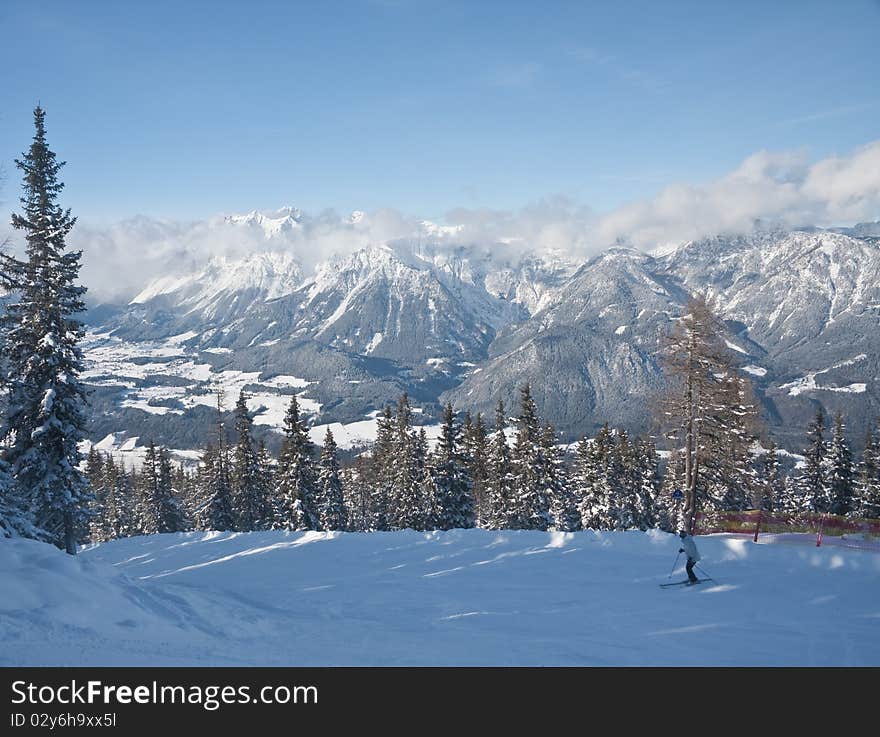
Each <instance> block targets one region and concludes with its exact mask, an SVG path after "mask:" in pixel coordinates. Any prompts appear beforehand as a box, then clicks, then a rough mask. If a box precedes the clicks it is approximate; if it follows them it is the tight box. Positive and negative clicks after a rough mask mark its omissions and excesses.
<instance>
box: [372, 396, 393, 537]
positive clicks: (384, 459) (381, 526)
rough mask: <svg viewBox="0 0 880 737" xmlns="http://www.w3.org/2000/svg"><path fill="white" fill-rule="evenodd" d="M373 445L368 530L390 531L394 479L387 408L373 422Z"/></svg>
mask: <svg viewBox="0 0 880 737" xmlns="http://www.w3.org/2000/svg"><path fill="white" fill-rule="evenodd" d="M376 425H377V427H376V442H375V443H373V452H372V456H371V458H370V465H369V483H370V520H369V529H371V530H390V529H391V524H392V517H393V510H392V505H393V488H392V487H393V479H394V476H395V463H396V459H395V457H394V437H395V431H394V419H393V418H392V416H391V407H388V406H386V407H385V408H384V409H383V410H382V414H381V415H379V417H378V418H377V419H376Z"/></svg>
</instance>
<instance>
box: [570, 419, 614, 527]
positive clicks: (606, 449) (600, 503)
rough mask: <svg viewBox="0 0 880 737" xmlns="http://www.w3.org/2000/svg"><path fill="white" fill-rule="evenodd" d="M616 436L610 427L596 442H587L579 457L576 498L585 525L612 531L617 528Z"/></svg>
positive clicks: (582, 446) (579, 449)
mask: <svg viewBox="0 0 880 737" xmlns="http://www.w3.org/2000/svg"><path fill="white" fill-rule="evenodd" d="M613 453H614V436H613V434H612V432H611V430H610V429H609V427H608V424H607V423H606V424H605V425H604V426H603V427H602V428H601V429H600V430H599V432H598V433H596V437H595V438H593V440H592V441H590V440H587V438H586V437H585V438H583V439H582V440H581V442H580V443H579V444H578V448H577V453H576V456H575V474H574V478H575V497H576V498H577V503H578V511H579V512H580V516H581V525H582V526H583V528H584V529H589V530H609V529H611V528H612V526H613V524H614V521H615V520H614V505H613V500H612V494H613V487H612V481H613V479H612V477H611V476H612V474H611V469H612V456H613Z"/></svg>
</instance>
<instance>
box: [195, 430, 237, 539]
mask: <svg viewBox="0 0 880 737" xmlns="http://www.w3.org/2000/svg"><path fill="white" fill-rule="evenodd" d="M196 488H197V490H198V491H197V493H198V497H199V499H200V502H199V505H198V507H197V508H196V510H195V514H194V517H195V521H196V526H197V528H198V529H200V530H234V529H235V517H234V514H233V511H232V490H231V489H230V484H229V463H228V458H227V457H226V454H225V453H224V452H223V450H222V448H218V447H215V446H214V445H212V444H209V445H208V447H207V448H205V452H204V453H203V454H202V463H201V466H200V467H199V471H198V477H197V480H196Z"/></svg>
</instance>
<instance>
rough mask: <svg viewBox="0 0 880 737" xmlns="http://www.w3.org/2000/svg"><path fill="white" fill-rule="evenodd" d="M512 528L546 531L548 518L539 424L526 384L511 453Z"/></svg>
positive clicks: (545, 472) (523, 387) (545, 467)
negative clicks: (512, 489)
mask: <svg viewBox="0 0 880 737" xmlns="http://www.w3.org/2000/svg"><path fill="white" fill-rule="evenodd" d="M511 461H512V466H513V488H514V494H513V505H512V506H513V509H512V516H513V520H512V521H513V527H514V528H515V529H521V530H546V529H547V528H548V527H549V526H550V524H551V522H552V520H551V518H550V498H549V496H548V495H547V490H546V488H545V487H544V485H543V484H544V479H546V477H547V476H548V472H547V459H546V457H545V456H544V452H543V450H542V449H541V424H540V419H539V417H538V408H537V406H536V405H535V400H534V399H533V398H532V389H531V386H529V384H528V383H526V384H524V385H523V386H522V387H521V389H520V413H519V417H517V430H516V441H515V442H514V446H513V453H512V458H511Z"/></svg>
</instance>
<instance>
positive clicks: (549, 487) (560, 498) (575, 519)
mask: <svg viewBox="0 0 880 737" xmlns="http://www.w3.org/2000/svg"><path fill="white" fill-rule="evenodd" d="M541 450H542V452H543V454H544V458H546V459H547V464H546V475H545V479H544V488H545V489H546V493H547V495H548V496H549V498H550V518H551V520H552V522H551V525H550V527H551V528H552V529H554V530H559V531H561V532H575V531H576V530H579V529H581V516H580V514H579V513H578V510H577V504H576V503H575V498H574V494H573V493H572V489H571V485H570V484H569V482H568V469H567V468H566V466H565V453H564V451H563V450H562V449H561V448H560V447H559V446H558V445H557V437H556V430H554V429H553V426H552V425H551V424H550V423H549V422H548V423H545V424H544V427H543V429H542V431H541Z"/></svg>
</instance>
